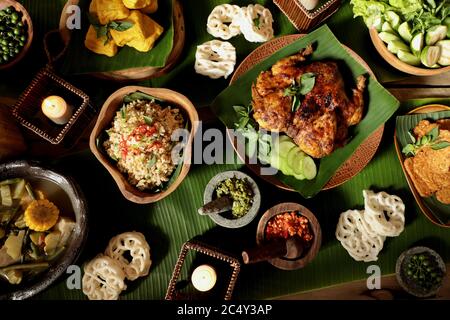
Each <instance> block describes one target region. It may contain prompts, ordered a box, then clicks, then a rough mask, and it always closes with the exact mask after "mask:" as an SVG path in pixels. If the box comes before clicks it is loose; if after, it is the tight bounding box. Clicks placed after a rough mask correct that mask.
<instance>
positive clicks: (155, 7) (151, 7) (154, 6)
mask: <svg viewBox="0 0 450 320" xmlns="http://www.w3.org/2000/svg"><path fill="white" fill-rule="evenodd" d="M156 11H158V0H152V1H151V3H150V4H149V5H148V6H146V7H144V8H142V12H144V13H147V14H152V13H155V12H156Z"/></svg>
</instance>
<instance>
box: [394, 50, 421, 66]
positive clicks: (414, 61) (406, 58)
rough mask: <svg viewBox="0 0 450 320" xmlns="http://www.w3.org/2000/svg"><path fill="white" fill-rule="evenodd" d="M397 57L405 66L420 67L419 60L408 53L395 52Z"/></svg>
mask: <svg viewBox="0 0 450 320" xmlns="http://www.w3.org/2000/svg"><path fill="white" fill-rule="evenodd" d="M397 57H398V58H399V59H400V60H401V61H403V62H405V63H407V64H410V65H412V66H420V59H419V58H418V57H417V56H415V55H413V54H412V53H411V52H409V51H403V50H399V51H398V52H397Z"/></svg>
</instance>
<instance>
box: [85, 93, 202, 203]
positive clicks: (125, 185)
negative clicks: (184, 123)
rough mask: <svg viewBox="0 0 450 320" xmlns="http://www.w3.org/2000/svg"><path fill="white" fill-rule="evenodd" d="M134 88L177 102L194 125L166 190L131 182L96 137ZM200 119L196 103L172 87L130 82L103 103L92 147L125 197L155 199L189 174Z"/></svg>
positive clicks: (91, 138) (173, 188)
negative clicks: (142, 188)
mask: <svg viewBox="0 0 450 320" xmlns="http://www.w3.org/2000/svg"><path fill="white" fill-rule="evenodd" d="M135 91H141V92H144V93H147V94H149V95H152V96H154V97H157V98H160V99H162V100H165V101H167V102H169V103H172V104H173V105H174V106H176V107H177V108H180V109H181V110H182V111H184V114H185V115H186V116H187V117H188V120H189V123H190V128H191V129H190V134H189V138H188V141H187V143H186V147H185V149H184V157H185V161H184V163H183V166H182V169H181V172H180V174H179V176H178V177H177V179H176V180H175V181H174V182H173V183H172V184H171V185H170V186H169V187H168V188H167V189H166V190H164V191H161V192H158V193H150V192H143V191H140V190H138V189H137V188H136V187H135V186H133V185H131V184H130V183H129V182H128V180H127V178H126V176H124V174H123V173H121V172H120V171H119V169H118V168H117V166H116V165H115V164H114V163H113V162H112V161H111V160H110V159H109V157H108V156H107V155H106V153H105V152H104V151H103V150H100V149H99V148H98V147H97V138H99V137H100V135H101V134H102V133H103V132H104V131H105V129H106V128H108V127H110V126H111V123H112V121H113V119H114V116H115V115H116V112H117V110H118V109H119V108H120V107H121V106H122V103H123V102H122V100H123V97H124V96H125V95H127V94H130V93H132V92H135ZM198 120H199V119H198V113H197V110H196V109H195V107H194V105H193V104H192V103H191V102H190V101H189V99H188V98H186V97H185V96H183V95H182V94H179V93H177V92H175V91H172V90H169V89H161V88H146V87H139V86H128V87H124V88H121V89H119V90H117V91H116V92H114V93H113V94H112V95H111V96H110V97H109V98H108V99H107V100H106V101H105V103H104V104H103V107H102V109H101V110H100V114H99V116H98V119H97V122H96V124H95V127H94V129H93V130H92V133H91V136H90V140H89V147H90V149H91V151H92V153H93V154H94V155H95V157H96V158H97V159H98V160H99V161H100V163H101V164H102V165H103V166H104V167H105V168H106V169H107V170H108V171H109V173H110V174H111V176H112V177H113V179H114V180H115V182H116V183H117V186H118V187H119V189H120V191H121V192H122V194H123V196H124V197H125V198H126V199H128V200H130V201H132V202H135V203H139V204H146V203H153V202H156V201H159V200H161V199H163V198H165V197H167V196H168V195H169V194H171V193H172V192H173V191H174V190H175V189H176V188H177V187H178V186H179V185H180V183H181V182H182V181H183V179H184V178H185V177H186V175H187V174H188V172H189V168H190V160H191V154H192V141H193V138H194V135H195V133H196V131H197V128H198Z"/></svg>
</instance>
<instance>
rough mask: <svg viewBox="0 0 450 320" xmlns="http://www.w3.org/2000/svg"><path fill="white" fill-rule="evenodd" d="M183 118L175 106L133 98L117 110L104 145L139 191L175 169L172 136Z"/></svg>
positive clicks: (157, 183) (158, 182) (158, 184)
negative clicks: (134, 99) (163, 105)
mask: <svg viewBox="0 0 450 320" xmlns="http://www.w3.org/2000/svg"><path fill="white" fill-rule="evenodd" d="M183 122H184V119H183V116H182V115H181V114H180V111H179V109H177V108H172V107H164V108H163V107H161V106H160V105H159V104H158V103H156V102H154V101H143V100H136V101H133V102H130V103H128V104H124V106H123V107H122V108H121V109H120V110H119V111H118V112H117V113H116V116H115V117H114V120H113V123H112V127H111V128H110V129H109V130H107V131H106V132H107V133H108V135H109V138H108V139H107V140H106V141H105V142H104V144H103V146H104V147H105V149H106V152H107V153H108V155H109V156H110V157H111V158H112V159H113V160H115V161H117V166H118V168H119V170H120V171H121V172H123V173H125V174H127V175H128V181H129V182H130V183H131V184H132V185H134V186H136V187H137V188H138V189H139V190H142V191H144V190H151V189H155V188H158V187H161V186H162V184H163V183H164V182H167V181H168V180H169V179H170V176H171V174H172V173H173V171H174V170H175V167H176V164H175V163H173V161H172V154H171V152H172V149H173V147H174V145H175V143H176V142H174V141H172V139H171V136H172V134H173V132H174V131H175V130H177V129H182V128H183Z"/></svg>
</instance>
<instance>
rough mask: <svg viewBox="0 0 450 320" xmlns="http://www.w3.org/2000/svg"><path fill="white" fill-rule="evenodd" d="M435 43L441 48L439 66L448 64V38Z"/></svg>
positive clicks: (449, 59) (449, 51)
mask: <svg viewBox="0 0 450 320" xmlns="http://www.w3.org/2000/svg"><path fill="white" fill-rule="evenodd" d="M436 45H437V46H438V47H439V48H441V56H440V57H439V60H438V63H439V64H440V65H441V66H450V40H441V41H439V42H438V43H436Z"/></svg>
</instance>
